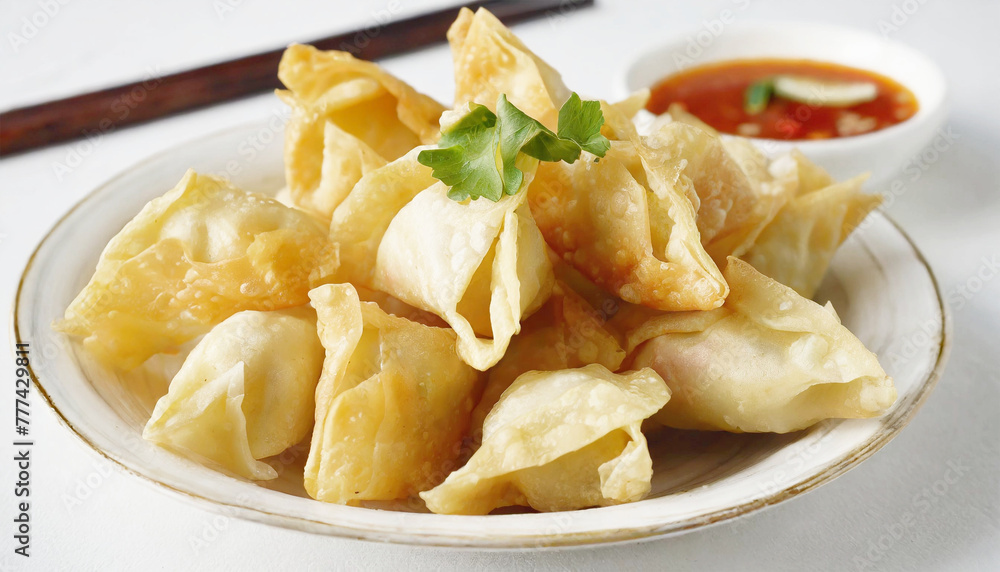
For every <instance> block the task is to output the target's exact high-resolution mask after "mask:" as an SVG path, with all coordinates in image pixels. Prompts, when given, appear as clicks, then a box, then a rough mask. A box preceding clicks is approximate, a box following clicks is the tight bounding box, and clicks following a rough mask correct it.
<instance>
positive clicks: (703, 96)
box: [646, 59, 917, 140]
mask: <svg viewBox="0 0 1000 572" xmlns="http://www.w3.org/2000/svg"><path fill="white" fill-rule="evenodd" d="M779 74H787V75H796V76H807V77H812V78H816V79H818V80H822V81H849V82H857V81H864V82H871V83H874V84H875V85H876V86H877V88H878V91H877V96H876V98H875V99H874V100H872V101H868V102H865V103H859V104H857V105H853V106H850V107H819V106H816V105H815V104H809V103H799V102H796V101H791V100H788V99H784V98H782V97H779V96H777V95H772V97H771V99H770V102H769V103H768V105H767V108H765V109H764V111H762V112H760V113H759V114H756V115H750V114H748V113H747V112H746V111H745V110H744V108H743V105H744V94H745V92H746V89H747V88H748V87H749V86H750V85H751V84H752V83H754V82H756V81H759V80H762V79H766V78H768V77H771V76H775V75H779ZM651 91H652V97H651V98H650V100H649V103H648V104H647V105H646V108H647V109H648V110H649V111H651V112H653V113H656V114H660V113H664V112H665V111H666V110H667V108H668V107H669V106H670V105H671V104H673V103H677V104H680V105H681V106H683V107H684V108H685V109H686V110H687V111H688V112H689V113H691V114H693V115H695V116H696V117H698V118H699V119H701V120H702V121H704V122H705V123H707V124H709V125H710V126H712V127H714V128H715V129H716V130H718V131H721V132H723V133H730V134H734V135H743V136H748V137H761V138H765V139H787V140H802V139H828V138H831V137H845V136H849V135H856V134H859V133H867V132H870V131H877V130H879V129H885V128H886V127H889V126H892V125H895V124H897V123H901V122H903V121H906V120H907V119H909V118H910V117H912V116H913V114H914V113H916V112H917V99H916V97H914V96H913V93H912V92H911V91H910V90H909V89H907V88H906V87H904V86H902V85H900V84H899V83H897V82H895V81H893V80H892V79H889V78H887V77H885V76H882V75H879V74H876V73H874V72H870V71H866V70H860V69H856V68H851V67H847V66H842V65H838V64H832V63H826V62H817V61H811V60H783V59H760V60H731V61H726V62H720V63H715V64H708V65H704V66H698V67H694V68H690V69H687V70H684V71H682V72H680V73H677V74H674V75H672V76H669V77H667V78H666V79H664V80H663V81H661V82H660V83H658V84H656V86H654V87H653V88H652V90H651ZM851 114H853V115H851ZM838 127H839V128H838Z"/></svg>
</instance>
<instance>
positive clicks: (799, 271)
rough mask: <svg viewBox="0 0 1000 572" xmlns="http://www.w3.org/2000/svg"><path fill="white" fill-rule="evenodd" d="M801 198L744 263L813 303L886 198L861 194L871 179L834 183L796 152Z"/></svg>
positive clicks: (777, 219)
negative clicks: (834, 264) (841, 251)
mask: <svg viewBox="0 0 1000 572" xmlns="http://www.w3.org/2000/svg"><path fill="white" fill-rule="evenodd" d="M795 159H796V161H797V163H798V165H799V168H798V172H799V189H800V190H799V194H798V195H797V196H796V197H795V198H793V199H792V200H791V201H790V202H789V203H788V204H787V205H785V207H784V208H783V209H781V211H779V212H778V216H777V217H775V219H774V220H773V221H772V222H771V223H770V224H769V225H767V227H765V228H764V231H763V232H762V233H761V234H760V236H759V237H758V238H757V241H756V243H754V245H753V248H751V249H750V250H749V252H747V253H746V254H744V255H743V259H744V260H746V261H747V262H749V263H750V264H752V265H753V267H754V268H756V269H757V270H759V271H760V272H762V273H764V274H766V275H768V276H770V277H771V278H774V279H775V280H777V281H778V282H781V283H782V284H784V285H786V286H790V287H791V288H793V289H794V290H795V291H796V292H798V293H799V294H801V295H803V296H805V297H806V298H811V297H812V296H813V295H814V294H815V293H816V290H817V289H818V288H819V285H820V283H821V282H822V281H823V276H824V275H825V274H826V270H827V268H828V267H829V266H830V262H831V261H832V260H833V255H834V254H836V252H837V248H838V247H839V246H840V245H841V243H843V242H844V240H846V239H847V236H848V235H849V234H850V233H851V231H853V230H854V228H855V227H857V226H858V225H859V224H861V221H862V220H864V218H865V217H866V216H868V213H870V212H871V211H872V210H873V209H875V208H876V207H877V206H878V205H879V204H880V203H881V202H882V199H881V197H879V196H878V195H870V194H867V193H865V192H864V191H862V190H861V185H862V184H863V183H864V181H865V179H867V178H868V176H867V175H861V176H858V177H854V178H853V179H850V180H847V181H844V182H842V183H834V182H832V179H831V178H830V177H829V175H827V174H826V173H825V172H823V170H822V169H820V168H819V167H817V166H816V165H814V164H813V163H812V162H810V161H809V160H808V159H806V158H805V157H804V156H803V155H801V154H798V153H796V156H795Z"/></svg>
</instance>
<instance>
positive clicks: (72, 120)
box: [0, 0, 594, 155]
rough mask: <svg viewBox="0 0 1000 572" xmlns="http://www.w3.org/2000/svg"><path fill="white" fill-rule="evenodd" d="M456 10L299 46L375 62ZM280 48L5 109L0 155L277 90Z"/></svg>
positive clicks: (562, 7)
mask: <svg viewBox="0 0 1000 572" xmlns="http://www.w3.org/2000/svg"><path fill="white" fill-rule="evenodd" d="M593 3H594V0H488V1H484V2H473V3H470V4H466V6H468V7H469V8H471V9H473V10H475V9H477V8H479V7H484V8H486V9H488V10H490V11H491V12H493V14H495V15H496V16H497V17H498V18H499V19H500V20H501V21H503V22H504V23H505V24H511V23H514V22H519V21H522V20H526V19H529V18H534V17H538V16H542V15H546V14H548V15H550V16H561V15H564V14H566V13H568V12H569V11H572V10H574V9H576V8H580V7H583V6H589V5H591V4H593ZM458 8H459V6H454V7H451V8H446V9H443V10H438V11H436V12H431V13H428V14H423V15H420V16H415V17H412V18H406V19H402V20H394V21H391V22H388V23H385V24H384V25H380V26H376V27H369V28H367V29H363V30H354V31H351V32H345V33H343V34H338V35H336V36H331V37H328V38H323V39H320V40H316V41H312V42H307V43H310V44H312V45H314V46H316V47H317V48H320V49H322V50H344V51H350V52H352V53H353V54H354V55H355V56H357V57H359V58H362V59H366V60H375V59H379V58H383V57H386V56H391V55H395V54H400V53H404V52H407V51H411V50H415V49H418V48H422V47H425V46H428V45H431V44H434V43H437V42H441V41H444V39H445V32H447V30H448V27H449V26H450V25H451V23H452V22H453V21H454V19H455V16H456V14H457V13H458ZM283 52H284V49H280V50H274V51H271V52H265V53H262V54H256V55H252V56H247V57H243V58H239V59H235V60H230V61H226V62H222V63H218V64H214V65H210V66H205V67H201V68H196V69H192V70H188V71H184V72H180V73H176V74H171V75H166V76H162V77H159V78H150V79H147V80H144V81H139V82H135V83H130V84H126V85H121V86H118V87H112V88H108V89H104V90H101V91H95V92H92V93H85V94H83V95H77V96H73V97H68V98H66V99H60V100H56V101H50V102H47V103H41V104H38V105H32V106H30V107H21V108H17V109H11V110H9V111H5V112H3V113H0V155H8V154H10V153H17V152H20V151H27V150H29V149H34V148H37V147H42V146H45V145H51V144H53V143H59V142H62V141H69V140H71V139H78V138H81V137H84V136H88V135H89V136H95V135H98V134H104V133H109V132H111V131H115V130H117V129H120V128H122V127H125V126H127V125H133V124H136V123H141V122H144V121H150V120H152V119H157V118H160V117H164V116H166V115H169V114H171V113H177V112H180V111H187V110H190V109H195V108H198V107H204V106H206V105H211V104H214V103H220V102H223V101H229V100H231V99H236V98H238V97H243V96H247V95H251V94H254V93H258V92H261V91H267V90H271V89H275V88H280V87H282V86H281V82H279V81H278V76H277V73H278V62H279V61H280V60H281V54H282V53H283Z"/></svg>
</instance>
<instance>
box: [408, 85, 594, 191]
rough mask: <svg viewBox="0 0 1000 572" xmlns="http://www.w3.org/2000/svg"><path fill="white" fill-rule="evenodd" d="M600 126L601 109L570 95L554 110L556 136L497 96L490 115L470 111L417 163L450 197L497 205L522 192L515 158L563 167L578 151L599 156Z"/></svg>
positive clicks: (486, 111) (477, 108) (479, 107)
mask: <svg viewBox="0 0 1000 572" xmlns="http://www.w3.org/2000/svg"><path fill="white" fill-rule="evenodd" d="M602 125H604V114H603V113H601V104H600V103H598V102H596V101H582V100H581V99H580V96H579V95H577V94H575V93H574V94H573V95H571V96H570V98H569V99H568V100H566V103H564V104H563V106H562V108H561V109H560V110H559V126H558V134H556V133H553V132H552V131H551V130H550V129H548V128H547V127H545V126H544V125H542V124H541V123H539V122H538V121H536V120H535V119H532V118H531V117H529V116H528V115H526V114H525V113H524V112H523V111H521V110H520V109H518V108H517V107H515V106H514V105H513V104H512V103H510V102H509V101H507V97H506V96H504V95H501V96H500V98H499V99H497V112H496V113H495V114H494V113H493V112H492V111H490V110H489V109H488V108H486V107H485V106H483V105H474V106H471V108H470V110H469V113H467V114H465V115H464V116H462V118H461V119H459V120H458V121H456V122H455V123H454V124H452V125H451V126H450V127H448V128H447V129H446V130H444V131H443V132H442V133H441V140H440V141H439V142H438V148H437V149H425V150H424V151H421V152H420V154H419V155H418V156H417V161H419V162H420V163H421V164H423V165H426V166H428V167H430V168H431V169H433V174H434V177H436V178H437V179H439V180H440V181H441V182H443V183H444V184H446V185H448V186H449V187H451V189H450V190H449V191H448V197H449V198H451V199H453V200H456V201H464V200H465V199H468V198H472V199H477V198H479V197H486V198H487V199H489V200H491V201H493V202H496V201H499V200H500V198H501V197H502V196H503V195H504V194H508V195H514V194H517V191H518V190H519V189H520V188H521V182H522V181H523V180H524V173H522V172H521V170H520V169H518V168H517V167H516V166H515V164H514V162H515V160H516V159H517V155H518V153H524V154H525V155H527V156H529V157H534V158H535V159H538V160H539V161H549V162H557V161H566V162H567V163H573V162H574V161H576V160H577V159H579V158H580V152H581V151H587V152H589V153H592V154H594V155H596V156H598V157H603V156H604V154H605V153H607V152H608V149H610V148H611V143H610V142H609V141H608V140H607V138H606V137H604V136H603V135H601V126H602Z"/></svg>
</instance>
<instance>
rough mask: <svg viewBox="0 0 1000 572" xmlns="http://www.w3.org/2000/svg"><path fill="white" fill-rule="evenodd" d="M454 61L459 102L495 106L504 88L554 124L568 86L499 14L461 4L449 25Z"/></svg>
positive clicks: (522, 105)
mask: <svg viewBox="0 0 1000 572" xmlns="http://www.w3.org/2000/svg"><path fill="white" fill-rule="evenodd" d="M448 42H449V43H450V44H451V54H452V59H453V60H454V62H455V107H460V106H461V105H462V104H464V103H468V102H473V103H478V104H481V105H485V106H486V107H488V108H490V109H491V110H492V111H496V103H497V99H498V98H499V97H500V95H501V94H504V95H506V96H507V99H508V100H509V101H510V102H511V103H512V104H514V105H515V106H516V107H517V108H518V109H520V110H521V111H523V112H525V113H527V114H528V115H530V116H531V117H534V118H535V119H537V120H538V121H540V122H541V123H542V124H543V125H545V126H546V127H548V128H549V129H555V128H556V124H557V122H558V116H559V107H560V106H561V105H562V104H563V102H565V101H566V100H567V99H569V96H570V91H569V89H568V88H567V87H566V86H565V85H564V84H563V81H562V78H561V77H560V76H559V72H557V71H556V70H554V69H552V67H551V66H549V64H547V63H545V62H544V61H542V60H541V58H539V57H538V56H536V55H535V54H534V53H532V51H531V50H529V49H528V48H527V47H526V46H525V45H524V44H523V43H521V40H519V39H518V38H517V36H515V35H514V34H513V33H512V32H511V31H510V30H509V29H507V27H506V26H504V25H503V24H502V23H501V22H500V20H497V18H496V16H494V15H493V14H491V13H490V12H489V11H488V10H486V9H484V8H480V9H479V10H478V11H476V13H475V14H473V13H472V11H471V10H469V9H468V8H462V10H461V11H460V12H459V14H458V19H457V20H455V23H453V24H452V25H451V28H450V29H449V30H448Z"/></svg>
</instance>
